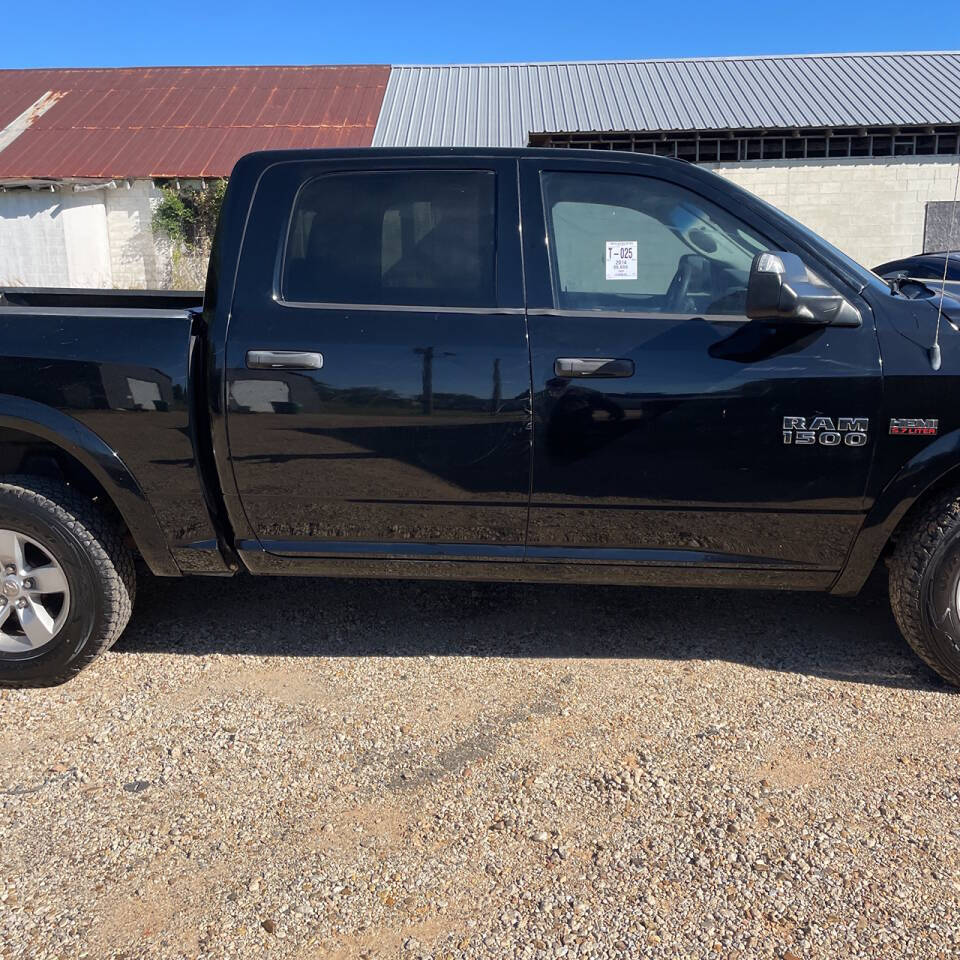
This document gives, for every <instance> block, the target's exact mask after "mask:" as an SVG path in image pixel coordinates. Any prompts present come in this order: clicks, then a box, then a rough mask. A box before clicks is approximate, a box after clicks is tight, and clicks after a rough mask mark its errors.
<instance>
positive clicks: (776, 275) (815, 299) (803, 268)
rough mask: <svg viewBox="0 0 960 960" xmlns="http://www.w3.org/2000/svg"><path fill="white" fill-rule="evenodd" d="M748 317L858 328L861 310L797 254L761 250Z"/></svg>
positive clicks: (755, 264)
mask: <svg viewBox="0 0 960 960" xmlns="http://www.w3.org/2000/svg"><path fill="white" fill-rule="evenodd" d="M747 316H748V317H749V318H750V319H751V320H766V321H769V322H772V323H800V324H809V325H810V326H826V325H827V324H833V325H834V326H843V327H858V326H860V312H859V311H858V310H857V309H856V307H854V306H853V304H852V303H850V301H849V300H847V299H846V298H845V297H844V296H843V294H841V293H839V292H838V291H836V290H834V289H833V287H831V286H830V285H829V284H828V283H826V282H825V281H823V280H821V279H820V277H818V276H817V275H816V274H815V273H814V272H813V271H812V270H810V269H808V267H807V265H806V264H805V263H804V262H803V261H802V260H801V259H800V258H799V257H798V256H797V255H796V254H795V253H786V252H784V251H776V252H773V251H766V252H765V253H758V254H757V255H756V256H755V257H754V258H753V263H752V264H751V266H750V279H749V281H748V282H747Z"/></svg>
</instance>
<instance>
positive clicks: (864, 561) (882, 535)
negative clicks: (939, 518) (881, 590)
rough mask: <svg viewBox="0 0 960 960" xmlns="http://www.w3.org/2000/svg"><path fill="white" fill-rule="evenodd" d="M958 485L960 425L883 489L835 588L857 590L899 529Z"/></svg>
mask: <svg viewBox="0 0 960 960" xmlns="http://www.w3.org/2000/svg"><path fill="white" fill-rule="evenodd" d="M954 486H956V487H960V430H954V431H952V432H950V433H947V434H944V435H943V436H942V437H938V438H937V439H936V440H935V441H934V442H933V443H931V444H929V445H928V446H926V447H924V449H923V450H921V451H920V452H919V453H917V454H916V455H915V456H914V457H912V458H911V459H910V460H908V461H907V463H905V464H904V465H903V467H901V468H900V470H899V471H898V472H897V473H896V474H895V475H894V477H893V478H892V479H891V480H890V481H889V482H888V483H887V484H886V486H885V487H884V488H883V490H881V492H880V494H879V495H878V496H877V499H876V500H875V501H874V504H873V506H872V507H871V509H870V510H869V512H868V513H867V517H866V519H865V520H864V522H863V526H862V527H861V528H860V532H859V533H858V535H857V538H856V540H855V541H854V543H853V546H852V547H851V549H850V553H849V554H848V556H847V562H846V563H845V564H844V567H843V570H841V571H840V574H839V575H838V577H837V579H836V580H835V581H834V583H833V586H832V587H831V588H830V592H831V593H835V594H838V595H840V596H852V595H854V594H856V593H857V592H858V591H859V590H860V588H861V587H862V586H863V585H864V583H865V582H866V581H867V578H868V577H869V576H870V574H871V573H872V572H873V569H874V567H875V566H876V564H877V561H878V560H879V559H880V558H881V556H883V555H884V553H885V552H886V550H887V549H888V547H889V546H890V545H891V544H892V543H893V541H894V540H895V539H896V534H897V531H898V530H900V529H901V528H902V527H903V525H904V524H905V523H907V522H909V518H910V517H911V516H912V515H913V514H914V513H915V512H916V511H917V510H921V509H923V507H924V505H925V504H926V503H927V502H928V501H929V500H930V499H931V498H933V497H935V496H938V495H939V494H940V493H941V492H942V491H943V490H945V489H947V488H949V487H954Z"/></svg>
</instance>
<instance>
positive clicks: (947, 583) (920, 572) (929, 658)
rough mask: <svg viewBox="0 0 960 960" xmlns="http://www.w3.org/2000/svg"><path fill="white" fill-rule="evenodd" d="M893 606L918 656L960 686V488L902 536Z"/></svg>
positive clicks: (893, 567)
mask: <svg viewBox="0 0 960 960" xmlns="http://www.w3.org/2000/svg"><path fill="white" fill-rule="evenodd" d="M890 605H891V607H892V608H893V614H894V617H895V618H896V621H897V624H898V625H899V627H900V630H901V631H902V633H903V635H904V637H906V639H907V642H908V643H909V644H910V646H911V647H913V649H914V651H915V652H916V654H917V655H918V656H919V657H920V658H921V659H922V660H923V661H925V662H926V663H927V664H928V665H929V666H931V667H932V668H933V669H934V670H936V671H937V673H939V674H940V676H941V677H943V678H944V679H945V680H947V681H948V682H949V683H952V684H955V685H957V686H960V492H958V491H957V490H952V491H950V492H949V493H946V494H944V495H942V496H941V497H939V498H937V499H936V500H933V501H932V502H931V503H930V504H928V505H927V506H926V508H924V509H922V510H921V511H920V512H919V513H918V514H917V515H916V517H914V518H913V520H912V521H910V522H909V523H908V525H907V526H906V528H905V529H904V530H903V532H902V534H901V535H900V536H899V537H898V542H897V548H896V550H895V551H894V554H893V557H892V559H891V562H890Z"/></svg>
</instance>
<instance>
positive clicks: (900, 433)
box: [890, 417, 940, 437]
mask: <svg viewBox="0 0 960 960" xmlns="http://www.w3.org/2000/svg"><path fill="white" fill-rule="evenodd" d="M939 429H940V421H939V420H920V419H918V418H916V417H894V418H893V419H892V420H891V421H890V434H891V436H894V437H935V436H936V435H937V431H938V430H939Z"/></svg>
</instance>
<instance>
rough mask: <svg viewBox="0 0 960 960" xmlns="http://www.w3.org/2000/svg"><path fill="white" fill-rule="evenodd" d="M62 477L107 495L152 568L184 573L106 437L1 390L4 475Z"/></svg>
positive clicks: (159, 571)
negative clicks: (29, 474) (51, 475)
mask: <svg viewBox="0 0 960 960" xmlns="http://www.w3.org/2000/svg"><path fill="white" fill-rule="evenodd" d="M31 467H32V468H33V471H34V472H39V473H41V474H47V475H50V474H51V473H53V474H56V471H57V470H59V473H60V475H61V476H62V477H63V478H64V479H66V480H67V481H68V482H70V483H71V484H72V485H74V486H76V487H77V488H78V489H79V490H82V491H83V492H84V493H85V494H88V495H89V496H91V498H102V499H103V501H104V502H105V504H107V505H108V508H109V509H110V510H111V511H113V512H114V513H115V514H116V515H117V517H118V519H119V520H120V521H121V522H122V524H123V526H124V527H125V528H126V530H127V532H128V533H129V535H130V537H131V539H132V540H133V543H134V545H135V546H136V548H137V550H138V551H139V553H140V555H141V556H142V557H143V559H144V561H145V562H146V564H147V566H148V567H149V568H150V570H151V572H153V573H155V574H158V575H161V576H179V575H180V570H179V568H178V567H177V565H176V562H175V561H174V559H173V556H172V554H171V553H170V550H169V548H168V546H167V542H166V539H165V537H164V535H163V532H162V530H161V529H160V524H159V523H158V522H157V518H156V514H155V513H154V511H153V507H152V506H151V505H150V503H149V501H148V500H147V498H146V496H145V494H144V492H143V490H142V489H141V488H140V485H139V483H137V480H136V478H135V477H134V476H133V474H132V473H131V472H130V469H129V468H128V467H127V465H126V464H125V463H124V462H123V460H122V459H121V458H120V457H119V456H118V454H117V453H116V452H115V451H114V450H112V449H111V448H110V447H109V446H108V445H107V444H106V443H105V442H104V441H103V439H102V438H101V437H99V436H97V434H96V433H94V432H93V431H92V430H91V429H90V428H89V427H87V426H85V425H84V424H82V423H80V422H79V421H78V420H75V419H74V418H73V417H70V416H68V415H67V414H65V413H62V412H61V411H59V410H55V409H54V408H53V407H48V406H46V405H45V404H41V403H37V402H36V401H33V400H27V399H25V398H23V397H14V396H10V395H3V394H0V473H2V474H11V473H24V472H30V468H31Z"/></svg>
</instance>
